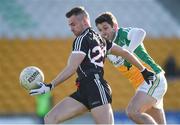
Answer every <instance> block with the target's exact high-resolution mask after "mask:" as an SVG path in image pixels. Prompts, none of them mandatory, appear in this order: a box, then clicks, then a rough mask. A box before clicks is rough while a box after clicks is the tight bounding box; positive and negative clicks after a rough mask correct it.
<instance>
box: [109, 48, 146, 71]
mask: <svg viewBox="0 0 180 125" xmlns="http://www.w3.org/2000/svg"><path fill="white" fill-rule="evenodd" d="M112 54H114V55H117V56H121V57H122V58H124V59H126V60H127V61H129V62H130V63H131V64H133V65H134V66H136V67H137V68H138V69H139V70H140V71H143V70H144V68H145V67H144V66H143V65H142V64H141V62H140V61H139V60H138V59H137V57H136V56H134V55H133V54H132V53H130V52H128V51H127V50H125V49H123V51H121V52H120V53H119V52H118V51H113V52H112Z"/></svg>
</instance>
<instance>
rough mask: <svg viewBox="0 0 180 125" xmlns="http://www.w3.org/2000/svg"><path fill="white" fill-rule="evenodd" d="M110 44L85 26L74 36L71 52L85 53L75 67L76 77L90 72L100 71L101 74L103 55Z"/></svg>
mask: <svg viewBox="0 0 180 125" xmlns="http://www.w3.org/2000/svg"><path fill="white" fill-rule="evenodd" d="M112 44H113V43H111V42H106V41H105V40H104V39H103V38H101V36H100V35H99V34H98V33H96V32H95V31H93V30H92V29H91V28H87V29H86V30H85V31H84V32H83V33H82V34H81V35H79V36H78V37H76V39H75V40H74V42H73V50H72V53H82V54H84V55H86V56H85V58H84V60H83V61H82V63H81V64H80V65H79V67H78V69H77V74H78V77H79V78H82V77H87V76H88V75H89V74H91V73H93V74H94V73H101V74H102V75H103V74H104V70H103V66H104V61H105V56H106V53H107V51H108V50H109V49H110V48H111V47H112Z"/></svg>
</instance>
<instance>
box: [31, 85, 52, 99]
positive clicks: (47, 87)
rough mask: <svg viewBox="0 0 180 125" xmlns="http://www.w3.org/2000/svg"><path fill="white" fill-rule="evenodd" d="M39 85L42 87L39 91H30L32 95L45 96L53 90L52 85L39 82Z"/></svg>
mask: <svg viewBox="0 0 180 125" xmlns="http://www.w3.org/2000/svg"><path fill="white" fill-rule="evenodd" d="M38 85H39V86H40V88H39V89H32V90H30V92H29V94H30V95H32V96H33V95H39V94H45V93H47V92H49V91H51V89H52V84H45V83H43V82H39V83H38Z"/></svg>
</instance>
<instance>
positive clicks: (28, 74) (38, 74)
mask: <svg viewBox="0 0 180 125" xmlns="http://www.w3.org/2000/svg"><path fill="white" fill-rule="evenodd" d="M19 80H20V84H21V86H22V87H23V88H25V89H27V90H31V89H37V88H39V87H40V86H39V85H38V84H37V83H38V82H43V81H44V74H43V72H42V71H41V70H40V69H39V68H38V67H35V66H29V67H26V68H24V69H23V70H22V71H21V73H20V76H19Z"/></svg>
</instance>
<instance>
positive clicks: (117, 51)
mask: <svg viewBox="0 0 180 125" xmlns="http://www.w3.org/2000/svg"><path fill="white" fill-rule="evenodd" d="M110 51H111V53H112V54H114V55H117V56H121V57H123V58H125V59H126V60H128V61H129V62H130V63H132V64H133V65H135V66H136V67H137V68H138V69H139V70H140V71H141V73H142V75H143V77H144V80H145V81H146V82H147V84H150V83H151V84H153V81H154V80H155V79H156V77H155V74H154V73H153V72H151V71H149V70H147V69H146V68H145V67H144V66H143V65H142V64H141V62H140V61H139V60H138V59H137V58H136V57H135V56H134V55H133V54H131V53H130V52H128V51H127V50H125V49H123V48H121V47H120V46H118V45H116V44H114V45H113V46H112V48H111V50H110Z"/></svg>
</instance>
